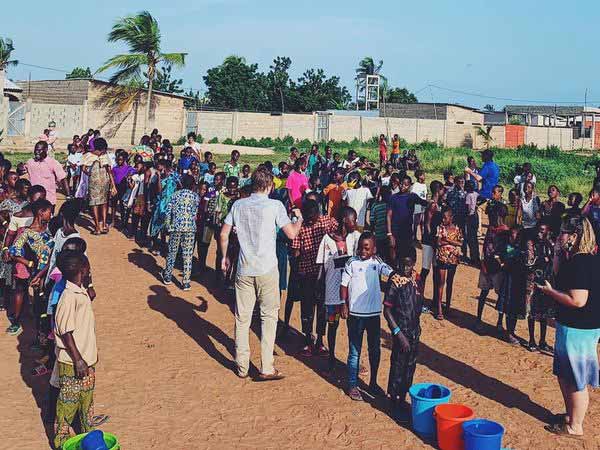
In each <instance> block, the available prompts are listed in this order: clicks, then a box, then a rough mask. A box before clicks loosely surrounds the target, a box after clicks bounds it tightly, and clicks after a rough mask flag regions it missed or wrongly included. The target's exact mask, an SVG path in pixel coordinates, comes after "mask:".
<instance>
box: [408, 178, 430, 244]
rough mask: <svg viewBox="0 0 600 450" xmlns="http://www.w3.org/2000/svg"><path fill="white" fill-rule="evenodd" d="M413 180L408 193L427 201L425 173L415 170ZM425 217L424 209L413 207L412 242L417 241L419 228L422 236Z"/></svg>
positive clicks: (418, 206) (419, 206) (417, 206)
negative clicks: (414, 179)
mask: <svg viewBox="0 0 600 450" xmlns="http://www.w3.org/2000/svg"><path fill="white" fill-rule="evenodd" d="M415 178H416V179H417V181H415V182H414V184H413V185H412V187H411V189H410V191H411V192H412V193H414V194H417V195H418V196H419V197H421V198H422V199H423V200H427V185H426V184H425V172H424V171H423V170H420V169H419V170H415ZM424 215H425V207H424V206H421V205H415V212H414V214H413V240H414V241H416V240H417V229H418V228H419V227H420V228H421V236H422V235H423V216H424Z"/></svg>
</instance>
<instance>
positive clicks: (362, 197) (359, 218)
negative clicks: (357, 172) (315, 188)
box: [342, 180, 373, 232]
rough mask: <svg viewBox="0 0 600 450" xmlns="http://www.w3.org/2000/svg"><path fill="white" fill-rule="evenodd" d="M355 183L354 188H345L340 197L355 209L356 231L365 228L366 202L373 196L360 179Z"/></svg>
mask: <svg viewBox="0 0 600 450" xmlns="http://www.w3.org/2000/svg"><path fill="white" fill-rule="evenodd" d="M356 183H357V184H356V188H354V189H347V190H345V191H344V193H343V194H342V198H343V199H344V200H345V201H346V205H348V206H349V207H350V208H352V209H354V211H356V223H357V224H358V231H360V232H362V231H363V230H364V229H365V221H366V217H367V204H368V202H369V200H371V199H372V198H373V194H372V193H371V190H370V189H369V188H368V187H366V186H364V185H363V184H362V181H361V180H358V181H357V182H356Z"/></svg>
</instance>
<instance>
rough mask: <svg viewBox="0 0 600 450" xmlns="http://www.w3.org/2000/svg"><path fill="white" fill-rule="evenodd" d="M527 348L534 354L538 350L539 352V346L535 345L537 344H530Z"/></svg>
mask: <svg viewBox="0 0 600 450" xmlns="http://www.w3.org/2000/svg"><path fill="white" fill-rule="evenodd" d="M525 348H526V349H527V350H529V351H530V352H532V353H533V352H537V350H538V346H537V345H535V342H530V343H529V344H527V347H525Z"/></svg>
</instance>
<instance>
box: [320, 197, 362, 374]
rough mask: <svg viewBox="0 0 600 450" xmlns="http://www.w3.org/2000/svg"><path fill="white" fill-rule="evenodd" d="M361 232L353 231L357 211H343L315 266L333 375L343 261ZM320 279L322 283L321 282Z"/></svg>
mask: <svg viewBox="0 0 600 450" xmlns="http://www.w3.org/2000/svg"><path fill="white" fill-rule="evenodd" d="M359 239H360V232H359V231H357V230H356V211H354V210H353V209H352V208H350V207H348V206H346V207H344V208H342V214H341V221H340V227H339V229H338V230H337V231H336V232H335V233H328V234H326V235H325V236H324V237H323V239H322V240H321V244H320V245H319V252H318V254H317V264H320V265H321V267H320V271H319V279H318V281H317V283H319V288H320V289H323V290H324V292H323V294H322V295H323V297H324V299H325V301H324V303H325V314H326V316H327V345H328V346H329V367H328V369H327V373H328V375H333V374H334V372H335V362H336V359H335V342H336V337H337V329H338V326H339V323H340V316H341V313H342V309H343V306H344V300H342V299H341V298H340V284H341V282H342V273H343V272H344V268H345V266H346V262H348V260H349V259H350V258H351V257H352V256H354V255H355V254H356V249H357V248H358V241H359ZM321 280H322V281H321Z"/></svg>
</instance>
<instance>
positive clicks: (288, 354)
mask: <svg viewBox="0 0 600 450" xmlns="http://www.w3.org/2000/svg"><path fill="white" fill-rule="evenodd" d="M84 237H85V238H86V239H87V241H88V245H89V254H90V255H91V262H92V268H93V274H94V284H95V286H96V289H97V292H98V298H97V300H96V301H95V303H94V309H95V312H96V321H97V335H98V345H99V351H100V362H99V364H98V367H97V387H96V411H97V412H98V413H107V414H110V415H111V420H110V423H108V424H107V425H105V426H104V427H103V430H105V431H110V432H113V433H115V434H116V435H117V436H118V437H119V439H120V442H121V444H122V448H124V449H167V448H168V449H203V448H219V449H220V448H231V447H237V448H325V447H327V448H342V447H345V448H369V449H373V448H390V449H391V448H410V449H419V448H432V447H431V443H430V442H425V441H423V440H421V439H420V438H419V437H417V436H416V435H415V434H413V433H412V432H411V431H410V430H409V429H407V428H404V427H401V426H398V425H397V424H396V423H394V422H393V421H392V420H391V419H390V418H389V416H388V412H387V406H386V403H385V401H375V402H364V403H354V402H352V401H351V400H349V398H348V397H347V396H345V394H344V392H343V386H344V378H345V375H344V370H343V368H341V364H340V370H339V372H338V376H337V377H336V378H335V379H326V378H324V376H323V375H322V373H321V369H322V368H323V367H324V364H325V361H324V360H322V359H314V358H301V357H299V356H297V354H296V353H297V350H298V349H299V346H300V340H299V339H298V337H297V336H296V337H292V338H291V339H289V340H288V341H287V342H285V343H281V344H280V345H279V346H277V347H276V366H277V367H278V368H279V369H280V370H281V371H283V372H284V373H285V374H286V375H287V378H286V379H285V380H283V381H280V382H276V383H255V382H253V381H252V380H250V379H246V380H240V379H239V378H237V377H236V375H235V374H234V373H233V372H232V370H231V368H232V360H233V357H232V353H233V351H234V342H233V339H232V337H233V316H232V297H231V296H230V295H229V294H227V293H224V292H223V291H221V290H218V289H216V288H215V286H214V284H213V281H212V280H213V274H212V272H209V273H206V274H198V275H196V277H195V278H194V282H193V283H192V287H193V289H192V291H190V292H186V293H184V292H182V291H181V290H180V289H179V288H178V287H177V285H171V286H169V287H165V286H162V285H161V284H160V283H159V282H158V281H157V279H156V274H157V272H158V270H159V269H160V267H161V266H162V265H163V259H162V258H160V257H157V258H155V257H154V256H151V255H150V254H149V253H148V252H146V251H145V250H142V249H140V248H138V247H137V246H136V245H135V244H133V243H132V242H130V241H127V240H125V239H124V238H123V237H122V235H120V234H119V233H117V232H115V231H113V232H111V234H109V235H108V236H98V237H95V236H90V235H89V234H88V233H87V232H84ZM211 258H212V257H211ZM476 280H477V272H476V271H475V270H474V269H472V268H469V267H466V266H460V267H459V269H458V274H457V278H456V282H455V301H454V306H455V307H456V309H455V310H454V314H453V316H452V318H451V319H450V320H447V321H444V322H437V321H436V320H434V319H433V317H431V316H424V317H423V318H422V325H423V334H422V344H421V353H420V356H419V365H418V368H417V373H416V377H415V381H417V382H425V381H429V382H439V383H443V384H444V385H446V386H448V387H450V388H451V389H452V400H453V401H454V402H460V403H464V404H466V405H469V406H470V407H472V408H473V409H474V410H475V412H476V415H477V416H478V417H486V418H489V419H492V420H496V421H498V422H500V423H502V424H503V425H504V426H505V427H506V430H507V434H506V437H505V441H504V444H505V446H506V447H510V448H513V449H575V448H577V449H597V448H599V447H600V444H599V443H600V434H599V433H600V431H599V430H600V395H599V393H598V392H595V393H593V394H592V401H591V406H590V410H589V413H588V416H587V419H586V432H587V438H586V440H585V441H584V442H580V441H574V440H571V439H568V438H556V437H554V436H552V435H549V434H548V433H546V432H545V431H544V430H543V425H544V419H545V418H546V416H547V415H548V414H549V413H550V412H559V411H561V403H562V402H561V400H560V393H559V390H558V386H557V385H556V382H555V379H554V377H553V376H552V373H551V365H552V358H551V357H550V356H546V355H541V354H539V353H529V352H528V351H526V350H525V349H524V348H522V347H511V346H509V345H508V344H506V343H504V342H501V341H499V340H498V339H497V338H496V337H494V328H493V327H492V326H488V327H487V328H486V330H485V331H486V334H485V335H483V336H480V335H477V334H475V333H474V332H473V331H471V323H472V320H473V314H474V311H475V300H474V296H475V295H476V294H477V289H476ZM430 289H431V286H428V297H429V294H430ZM485 319H486V321H487V323H488V324H494V323H495V320H496V314H495V312H494V311H493V309H492V308H487V311H486V314H485ZM293 324H294V326H295V328H296V329H298V328H299V305H297V306H296V307H295V310H294V315H293ZM0 326H2V327H3V328H2V329H4V327H6V326H7V320H6V318H5V317H4V316H2V317H1V318H0ZM382 328H383V329H384V330H385V327H384V326H383V322H382ZM254 330H255V332H254V333H251V344H252V362H253V363H254V364H255V365H256V366H259V363H260V361H259V347H258V339H257V336H256V334H257V332H258V331H257V330H258V327H254ZM518 332H519V334H520V336H526V335H527V334H526V326H525V323H524V322H521V323H520V324H519V329H518ZM553 335H554V332H553V330H550V337H551V341H553ZM388 337H389V334H387V333H386V332H384V339H383V342H382V346H383V352H382V364H381V368H380V374H379V381H380V384H381V385H382V386H384V387H385V386H386V385H387V374H388V370H389V356H390V350H389V341H388ZM31 340H32V337H31V335H30V334H29V333H24V334H22V335H21V336H20V337H19V338H18V339H15V338H13V337H9V336H6V335H4V333H2V335H0V355H2V364H1V365H0V379H1V380H2V389H1V391H0V392H2V402H1V403H0V429H2V430H3V433H2V434H3V436H2V439H1V440H0V442H1V443H0V448H2V449H5V448H6V449H8V448H19V449H27V450H37V449H44V448H48V435H47V430H45V428H44V425H43V423H42V420H41V418H40V407H41V405H42V404H43V393H44V384H45V383H47V377H44V378H43V379H34V378H32V377H31V376H30V375H29V373H30V371H31V368H32V367H33V366H34V363H33V357H32V355H31V354H30V353H29V352H28V347H29V345H30V343H31ZM338 342H339V343H338V349H337V357H338V359H339V360H340V361H343V360H345V357H346V355H347V334H346V327H345V325H342V326H341V327H340V336H339V339H338ZM365 355H366V348H365V349H364V350H363V356H365ZM363 359H364V360H365V361H364V363H365V364H366V358H363Z"/></svg>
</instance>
